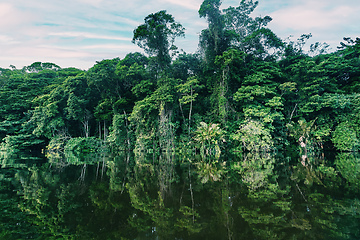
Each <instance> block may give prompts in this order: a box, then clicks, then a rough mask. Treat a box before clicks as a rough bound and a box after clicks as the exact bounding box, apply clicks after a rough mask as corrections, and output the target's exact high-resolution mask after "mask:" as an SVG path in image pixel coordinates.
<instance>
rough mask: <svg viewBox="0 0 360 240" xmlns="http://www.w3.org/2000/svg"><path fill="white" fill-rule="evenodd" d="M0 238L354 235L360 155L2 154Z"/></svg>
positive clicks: (358, 223) (358, 227)
mask: <svg viewBox="0 0 360 240" xmlns="http://www.w3.org/2000/svg"><path fill="white" fill-rule="evenodd" d="M1 161H2V162H1V169H0V181H1V187H0V189H1V190H0V201H1V203H0V211H1V215H0V219H1V225H0V231H1V232H0V239H266V240H267V239H360V200H359V197H360V195H359V193H360V158H359V156H358V155H356V154H352V153H339V154H334V156H329V157H326V156H324V155H323V154H319V155H318V156H307V158H297V157H296V156H295V157H289V155H288V154H280V153H279V154H277V155H256V154H255V155H254V154H249V155H246V156H241V157H240V156H238V157H237V156H234V155H231V156H227V157H224V158H222V159H216V158H215V157H201V156H194V155H191V154H190V155H187V154H161V155H160V154H158V155H156V154H150V155H149V154H148V155H140V154H138V155H136V156H134V155H133V154H123V155H120V156H107V155H105V154H98V155H87V156H80V157H79V156H75V155H72V154H68V155H67V156H66V157H60V156H55V155H52V156H49V158H47V159H41V158H36V157H30V156H29V155H23V156H19V157H17V158H15V157H13V156H12V157H9V156H5V157H4V156H3V158H2V160H1Z"/></svg>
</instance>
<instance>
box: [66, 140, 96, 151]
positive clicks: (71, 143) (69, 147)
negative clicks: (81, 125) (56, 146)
mask: <svg viewBox="0 0 360 240" xmlns="http://www.w3.org/2000/svg"><path fill="white" fill-rule="evenodd" d="M101 149H102V141H101V140H99V139H97V138H95V137H88V138H81V137H78V138H70V139H69V140H68V141H67V143H66V145H65V147H64V151H65V152H67V151H69V152H74V153H76V154H80V153H90V152H99V151H101Z"/></svg>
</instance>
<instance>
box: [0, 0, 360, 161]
mask: <svg viewBox="0 0 360 240" xmlns="http://www.w3.org/2000/svg"><path fill="white" fill-rule="evenodd" d="M257 4H258V2H253V1H252V0H250V1H249V0H248V1H246V0H243V1H241V2H240V5H239V6H237V7H229V8H227V9H221V1H220V0H205V1H204V2H203V3H202V5H201V7H200V9H199V16H200V17H201V18H205V19H206V20H207V23H208V28H206V29H204V30H202V32H201V33H200V38H199V44H198V51H197V52H195V53H185V52H184V51H182V50H179V49H178V48H177V47H176V46H175V45H174V44H175V40H176V38H179V37H184V36H185V29H184V27H183V26H182V25H181V23H178V22H176V21H175V19H174V18H173V16H172V15H171V14H169V13H167V12H166V11H165V10H163V11H159V12H157V13H152V14H150V15H148V16H147V17H146V18H145V19H144V23H143V24H142V25H140V26H138V27H137V28H136V29H135V30H134V32H133V43H134V44H137V45H139V46H140V47H141V48H143V50H144V52H145V54H146V55H144V54H142V53H139V52H135V53H129V54H127V55H126V57H124V58H123V59H119V58H114V59H106V60H102V61H99V62H96V64H95V65H94V66H93V67H91V68H90V69H88V70H86V71H84V70H80V69H76V68H61V67H59V66H58V65H56V64H54V63H42V62H35V63H33V64H31V65H30V66H26V67H24V68H22V69H17V68H15V67H14V66H10V68H8V69H5V68H1V69H0V91H1V95H0V113H1V114H0V139H1V151H2V152H3V154H15V153H16V152H18V151H31V152H36V151H37V152H44V151H66V150H78V151H101V150H102V149H104V148H107V149H111V150H112V151H115V152H116V151H151V150H155V149H160V150H161V151H177V150H179V149H184V148H186V149H188V150H194V151H197V152H200V153H202V154H208V155H214V156H218V155H220V154H221V152H224V151H233V152H238V153H244V152H269V151H276V150H286V149H288V148H291V147H292V146H294V144H293V143H295V144H296V146H298V150H299V151H300V152H301V154H305V155H306V153H308V152H310V151H315V149H330V150H331V149H334V150H339V151H356V150H357V149H358V148H359V134H360V124H359V122H360V95H359V89H360V88H359V83H360V58H359V57H360V39H359V38H356V39H355V40H354V39H350V38H344V42H342V43H340V46H339V47H338V49H337V51H335V52H331V53H328V52H327V47H328V45H326V44H325V43H315V44H311V45H310V46H307V45H306V42H307V40H308V39H309V38H311V34H304V35H302V36H301V37H300V38H299V39H298V40H297V41H284V40H282V39H280V38H279V37H277V36H276V34H275V33H274V32H272V30H271V29H269V28H267V24H268V23H269V22H270V21H271V20H272V19H271V17H269V16H265V17H255V18H254V17H252V16H251V14H252V13H253V11H254V9H255V8H256V6H257ZM305 49H307V50H305Z"/></svg>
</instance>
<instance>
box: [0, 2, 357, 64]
mask: <svg viewBox="0 0 360 240" xmlns="http://www.w3.org/2000/svg"><path fill="white" fill-rule="evenodd" d="M239 2H240V0H237V1H234V0H223V4H222V8H227V7H228V6H234V7H236V6H238V4H239ZM259 2H260V3H259V6H258V8H257V9H256V11H255V15H256V16H266V15H269V16H271V17H272V18H273V21H272V22H271V23H270V24H269V25H268V27H269V28H270V29H272V30H273V31H274V32H275V33H276V34H277V35H278V36H279V37H281V38H282V39H286V38H288V37H289V36H290V35H292V36H293V39H294V40H295V39H296V38H298V37H299V36H300V35H301V34H303V33H306V34H308V33H312V35H313V37H312V39H311V42H327V43H328V44H330V46H331V48H332V50H336V47H337V46H339V43H340V42H341V40H342V38H343V37H353V38H355V37H356V36H360V25H359V22H360V14H359V13H360V2H359V0H342V1H338V0H260V1H259ZM201 3H202V0H150V1H144V0H132V1H131V0H126V1H125V0H50V1H49V0H31V1H29V0H0V19H1V21H0V67H3V68H8V67H9V66H10V65H15V66H16V67H17V68H22V67H23V66H28V65H30V64H31V63H33V62H36V61H41V62H53V63H56V64H57V65H60V66H61V67H77V68H81V69H88V68H89V67H91V66H93V65H94V63H95V61H100V60H102V59H109V58H114V57H120V58H123V57H124V56H125V55H126V54H127V53H129V52H135V51H141V50H140V49H139V48H138V47H137V46H136V45H134V44H132V43H131V39H132V34H133V30H134V29H135V28H136V27H137V26H138V25H140V24H142V23H143V20H144V17H146V16H147V15H148V14H149V13H154V12H157V11H159V10H167V12H168V13H170V14H172V15H173V16H174V17H175V20H176V21H178V22H180V23H181V24H182V25H183V26H184V27H185V28H186V32H185V34H186V37H185V38H184V39H179V40H178V41H177V43H176V45H177V46H179V47H180V48H182V49H184V51H185V52H188V53H191V52H195V51H196V49H197V44H198V35H199V32H200V31H201V30H202V29H204V28H206V26H207V24H206V22H205V20H204V19H200V18H199V17H198V13H197V11H198V9H199V6H200V5H201Z"/></svg>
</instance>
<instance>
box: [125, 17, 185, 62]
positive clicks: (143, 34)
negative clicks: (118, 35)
mask: <svg viewBox="0 0 360 240" xmlns="http://www.w3.org/2000/svg"><path fill="white" fill-rule="evenodd" d="M144 20H145V23H144V24H142V25H140V26H138V27H137V28H136V29H135V30H134V36H133V40H132V42H133V43H136V44H137V45H138V46H139V47H141V48H143V49H144V50H145V52H146V53H147V54H149V55H150V56H155V57H156V63H157V64H158V65H159V67H160V68H161V69H165V68H166V67H168V66H169V64H170V63H171V56H170V51H171V50H176V49H177V47H176V46H175V45H174V41H175V38H176V37H183V36H184V35H185V33H184V30H185V28H184V27H183V26H182V25H181V24H180V23H177V22H175V19H174V17H173V16H172V15H171V14H168V13H166V11H165V10H162V11H159V12H157V13H152V14H150V15H148V16H147V17H146V18H145V19H144Z"/></svg>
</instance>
